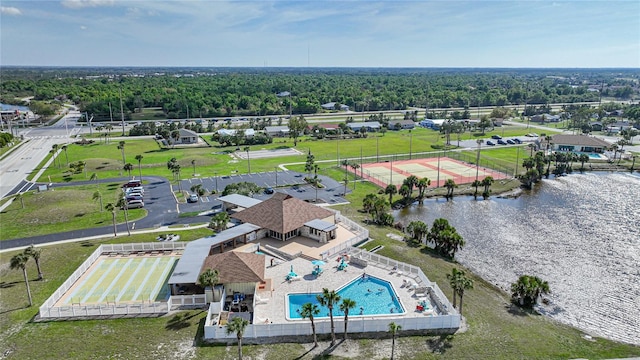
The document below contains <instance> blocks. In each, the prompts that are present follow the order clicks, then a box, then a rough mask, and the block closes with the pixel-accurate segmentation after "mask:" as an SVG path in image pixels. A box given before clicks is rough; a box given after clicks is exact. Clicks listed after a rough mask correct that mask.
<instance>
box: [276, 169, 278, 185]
mask: <svg viewBox="0 0 640 360" xmlns="http://www.w3.org/2000/svg"><path fill="white" fill-rule="evenodd" d="M276 187H278V167H277V166H276Z"/></svg>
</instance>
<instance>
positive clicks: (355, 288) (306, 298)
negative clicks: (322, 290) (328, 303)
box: [288, 276, 404, 319]
mask: <svg viewBox="0 0 640 360" xmlns="http://www.w3.org/2000/svg"><path fill="white" fill-rule="evenodd" d="M337 293H338V295H340V298H341V299H345V298H349V299H351V300H353V301H355V302H356V306H355V308H353V309H351V310H349V316H358V315H383V314H392V313H396V314H397V313H404V309H403V308H402V305H401V304H400V301H399V300H398V296H397V295H396V293H395V291H394V290H393V287H392V286H391V284H390V283H389V282H388V281H384V280H382V279H379V278H376V277H372V276H367V278H366V279H364V280H363V279H362V278H360V277H359V278H357V279H355V280H353V281H352V282H350V283H349V284H347V285H345V286H343V287H342V288H340V289H339V290H338V291H337ZM316 295H318V293H309V294H289V295H288V298H289V318H290V319H301V318H302V317H301V316H300V310H301V309H302V305H304V304H306V303H309V302H310V303H312V304H316V305H318V308H319V309H320V314H318V316H316V317H317V318H322V317H328V316H329V309H327V308H326V307H324V306H321V305H320V304H319V303H318V300H317V299H316ZM341 302H342V300H340V301H339V302H338V304H336V305H334V308H333V315H334V316H344V313H343V312H342V311H340V308H339V307H340V303H341ZM392 309H393V311H392Z"/></svg>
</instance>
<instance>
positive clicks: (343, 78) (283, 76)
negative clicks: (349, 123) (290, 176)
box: [0, 69, 637, 121]
mask: <svg viewBox="0 0 640 360" xmlns="http://www.w3.org/2000/svg"><path fill="white" fill-rule="evenodd" d="M11 71H14V72H13V73H11ZM99 71H105V70H104V69H102V70H101V69H97V70H96V74H99V75H97V76H86V74H84V76H79V75H77V73H73V72H72V71H69V72H65V73H64V74H63V75H62V76H59V77H51V76H41V77H37V76H35V75H33V74H32V75H29V74H30V73H28V72H24V71H23V72H19V71H17V70H15V69H9V70H8V72H10V73H9V74H7V76H5V74H4V71H3V77H4V78H5V79H4V80H3V84H2V89H1V92H0V98H1V99H2V101H3V102H16V99H17V98H21V97H25V96H34V97H35V98H34V100H36V101H38V100H46V101H49V100H51V99H58V100H59V101H65V100H69V101H71V102H73V103H75V104H77V105H79V106H80V109H81V110H82V111H86V112H88V113H91V114H94V117H95V118H96V119H97V121H100V120H106V119H109V118H110V116H111V115H112V114H114V113H115V114H118V113H119V112H120V100H121V99H122V108H123V111H124V113H125V118H130V117H131V115H132V114H134V113H137V112H141V111H142V109H143V108H149V107H154V108H160V109H162V111H163V112H164V114H165V115H166V117H167V118H186V117H224V116H243V115H244V116H267V115H278V114H289V113H290V112H291V113H294V114H309V113H317V112H320V111H321V110H322V108H321V107H320V105H322V104H324V103H327V102H335V103H336V104H345V105H348V106H349V107H350V109H351V110H355V111H362V110H366V111H382V110H403V109H407V108H410V107H420V108H451V107H460V108H464V107H475V106H503V105H512V104H547V103H559V102H568V103H572V102H581V101H598V100H599V98H600V94H602V95H603V96H617V97H619V98H630V97H632V96H633V95H634V93H635V92H636V91H637V90H636V89H635V88H634V87H633V86H634V83H633V81H631V80H629V81H624V80H621V79H619V77H616V76H614V73H608V72H606V71H603V72H602V73H597V74H592V73H587V72H581V71H578V70H573V71H569V70H564V71H563V70H538V71H526V70H510V71H507V70H485V71H461V70H455V69H450V70H449V71H435V70H433V69H432V70H431V71H429V69H404V71H401V70H398V71H388V69H387V70H384V69H381V70H377V71H376V70H375V69H374V70H369V71H363V70H359V69H354V70H345V71H331V70H321V69H319V70H316V71H300V72H292V71H286V70H281V71H277V70H271V71H266V70H264V71H263V70H259V69H253V70H246V69H245V70H242V69H236V71H226V72H212V71H209V72H205V71H203V72H198V73H196V72H194V73H192V74H190V75H192V76H182V75H177V74H176V73H175V72H166V73H162V74H161V75H154V74H148V75H146V76H131V73H128V74H127V73H124V74H123V73H119V74H117V75H112V76H103V75H104V74H102V73H100V72H99ZM558 74H561V75H566V76H564V77H563V76H551V75H558ZM633 77H634V74H629V78H630V79H632V78H633ZM594 82H597V83H598V84H600V83H601V84H603V86H601V89H600V90H601V91H589V90H590V88H589V87H588V86H587V85H585V84H589V83H594ZM591 90H593V89H591ZM279 95H280V96H279ZM329 111H334V110H329Z"/></svg>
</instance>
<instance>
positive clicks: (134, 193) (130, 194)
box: [125, 191, 144, 199]
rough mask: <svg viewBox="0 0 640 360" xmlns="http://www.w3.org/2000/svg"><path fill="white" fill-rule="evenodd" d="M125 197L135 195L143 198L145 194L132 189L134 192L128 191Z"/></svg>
mask: <svg viewBox="0 0 640 360" xmlns="http://www.w3.org/2000/svg"><path fill="white" fill-rule="evenodd" d="M125 197H126V198H127V199H128V198H133V197H140V198H142V197H144V195H142V194H141V193H139V192H135V191H132V192H128V193H126V194H125Z"/></svg>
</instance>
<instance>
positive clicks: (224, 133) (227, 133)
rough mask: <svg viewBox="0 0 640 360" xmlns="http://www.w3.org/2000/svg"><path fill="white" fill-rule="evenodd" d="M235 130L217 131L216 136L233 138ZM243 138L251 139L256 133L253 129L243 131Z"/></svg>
mask: <svg viewBox="0 0 640 360" xmlns="http://www.w3.org/2000/svg"><path fill="white" fill-rule="evenodd" d="M236 131H237V130H236V129H219V130H218V135H220V136H235V135H236ZM243 131H244V137H253V136H254V135H255V134H256V131H255V130H253V129H243Z"/></svg>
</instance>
